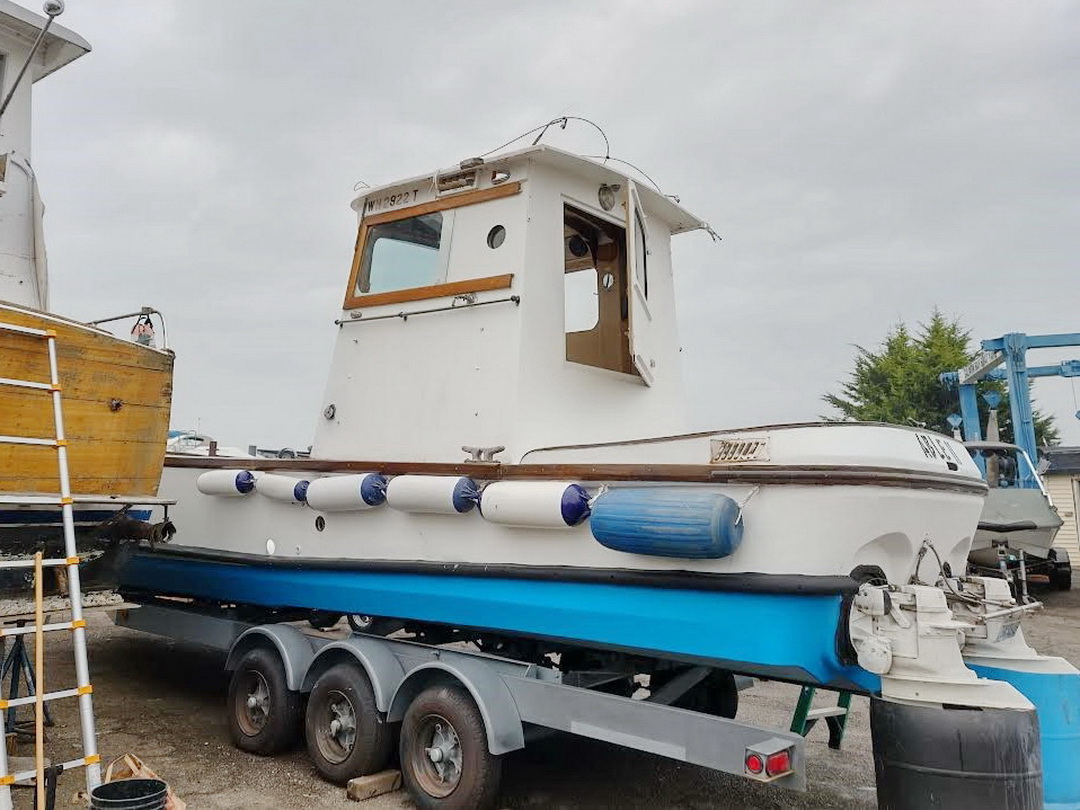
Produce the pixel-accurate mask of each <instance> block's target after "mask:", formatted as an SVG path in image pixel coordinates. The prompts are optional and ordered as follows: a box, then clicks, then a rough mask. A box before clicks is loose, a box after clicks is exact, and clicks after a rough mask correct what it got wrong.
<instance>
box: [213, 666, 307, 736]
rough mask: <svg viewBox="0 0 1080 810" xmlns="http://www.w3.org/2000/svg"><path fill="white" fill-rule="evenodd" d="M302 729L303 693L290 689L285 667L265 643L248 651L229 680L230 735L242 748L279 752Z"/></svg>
mask: <svg viewBox="0 0 1080 810" xmlns="http://www.w3.org/2000/svg"><path fill="white" fill-rule="evenodd" d="M299 729H300V694H299V693H298V692H294V691H292V690H291V689H289V686H288V684H287V683H286V681H285V667H284V666H283V665H282V663H281V659H280V658H279V657H278V655H277V653H276V652H274V651H273V650H270V649H268V648H266V647H256V648H255V649H253V650H251V651H249V652H248V653H247V654H246V655H245V656H244V657H243V658H242V659H240V665H239V666H238V667H237V668H236V669H235V670H234V671H233V675H232V679H231V680H230V681H229V736H230V737H232V741H233V744H234V745H235V746H236V747H237V748H239V749H240V750H241V751H247V752H248V753H251V754H263V755H266V754H276V753H278V752H279V751H284V750H285V749H287V748H290V747H291V746H292V745H293V744H294V743H295V742H296V737H297V733H298V731H299Z"/></svg>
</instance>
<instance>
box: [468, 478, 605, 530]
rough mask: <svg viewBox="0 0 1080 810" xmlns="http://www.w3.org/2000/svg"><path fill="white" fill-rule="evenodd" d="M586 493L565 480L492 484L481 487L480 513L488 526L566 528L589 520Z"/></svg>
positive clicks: (581, 487)
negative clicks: (495, 524)
mask: <svg viewBox="0 0 1080 810" xmlns="http://www.w3.org/2000/svg"><path fill="white" fill-rule="evenodd" d="M589 511H590V510H589V493H588V492H587V491H586V490H585V488H584V487H583V486H581V485H580V484H575V483H572V482H569V481H496V482H494V483H492V484H488V485H487V486H486V487H484V491H483V492H482V493H481V496H480V514H481V515H483V516H484V520H486V521H488V522H489V523H498V524H500V525H503V526H522V527H529V528H536V529H566V528H570V527H571V526H578V525H580V524H581V523H583V522H584V521H585V519H586V518H588V517H589Z"/></svg>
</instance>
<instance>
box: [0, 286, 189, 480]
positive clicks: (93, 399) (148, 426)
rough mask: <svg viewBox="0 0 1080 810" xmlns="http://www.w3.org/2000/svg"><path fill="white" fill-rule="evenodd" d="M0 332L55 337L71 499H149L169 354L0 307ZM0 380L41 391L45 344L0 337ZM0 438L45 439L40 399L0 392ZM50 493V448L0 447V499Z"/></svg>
mask: <svg viewBox="0 0 1080 810" xmlns="http://www.w3.org/2000/svg"><path fill="white" fill-rule="evenodd" d="M0 323H8V324H15V325H18V326H27V327H33V328H37V329H52V330H53V331H55V333H56V352H57V367H58V370H59V375H60V384H61V387H62V402H63V412H64V428H65V432H66V434H67V439H68V463H69V472H70V478H71V490H72V492H73V493H75V494H76V495H102V496H119V497H127V496H133V495H147V496H153V495H156V494H157V488H158V483H159V482H160V480H161V467H162V464H163V462H164V459H165V441H166V438H167V434H168V429H169V411H170V408H171V405H172V373H173V353H172V352H171V351H163V350H160V349H153V348H150V347H148V346H141V345H139V344H137V343H133V342H131V341H130V340H126V339H123V338H119V337H116V336H114V335H111V334H109V333H107V332H104V331H102V330H100V329H95V328H93V327H89V326H86V325H85V324H81V323H78V322H76V321H70V320H66V319H64V318H60V317H58V316H56V315H51V314H48V313H44V312H37V311H35V310H32V309H28V308H23V307H16V306H14V305H10V304H4V303H2V302H0ZM0 377H3V378H8V379H18V380H31V381H35V382H48V380H49V361H48V354H47V348H46V343H45V341H44V340H42V339H40V338H35V337H30V336H26V335H20V334H15V333H11V332H6V331H2V330H0ZM0 434H2V435H5V436H22V437H32V438H54V437H55V436H56V428H55V424H54V422H53V409H52V403H51V401H50V396H49V394H48V393H47V392H44V391H40V390H34V389H25V388H14V387H12V386H7V385H0ZM58 491H59V478H58V472H57V459H56V450H55V449H54V448H50V447H41V446H29V445H11V444H0V492H39V493H46V492H51V493H55V492H58Z"/></svg>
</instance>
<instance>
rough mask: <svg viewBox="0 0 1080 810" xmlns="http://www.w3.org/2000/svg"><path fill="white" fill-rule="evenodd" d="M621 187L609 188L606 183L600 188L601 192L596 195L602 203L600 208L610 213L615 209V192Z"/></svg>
mask: <svg viewBox="0 0 1080 810" xmlns="http://www.w3.org/2000/svg"><path fill="white" fill-rule="evenodd" d="M620 188H621V186H618V185H614V186H609V185H608V184H607V183H604V184H603V185H601V186H600V190H599V191H598V192H597V193H596V198H597V200H598V201H599V202H600V207H601V208H603V209H604V210H605V211H610V210H611V209H612V208H614V207H615V192H616V191H618V190H619V189H620Z"/></svg>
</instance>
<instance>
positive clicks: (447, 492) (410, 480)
mask: <svg viewBox="0 0 1080 810" xmlns="http://www.w3.org/2000/svg"><path fill="white" fill-rule="evenodd" d="M479 500H480V493H479V491H478V490H477V488H476V483H475V482H474V481H473V480H472V479H471V478H466V477H464V476H462V477H458V476H456V475H398V476H395V477H393V478H391V479H390V483H389V484H387V485H386V503H387V504H388V505H389V506H390V507H392V508H393V509H397V510H399V511H402V512H419V513H429V514H436V515H454V514H464V513H465V512H468V511H470V510H471V509H472V508H473V507H474V506H476V504H477V502H478V501H479Z"/></svg>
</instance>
